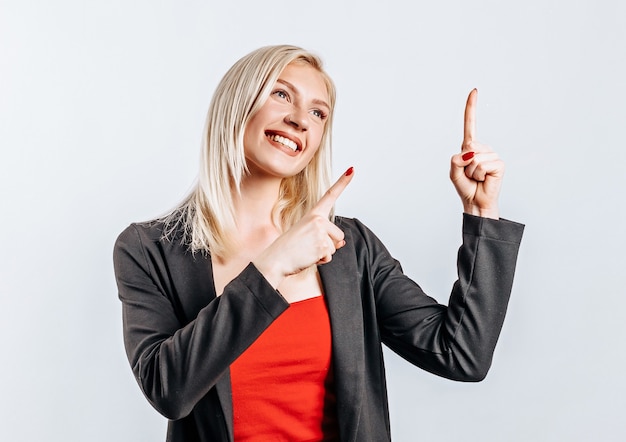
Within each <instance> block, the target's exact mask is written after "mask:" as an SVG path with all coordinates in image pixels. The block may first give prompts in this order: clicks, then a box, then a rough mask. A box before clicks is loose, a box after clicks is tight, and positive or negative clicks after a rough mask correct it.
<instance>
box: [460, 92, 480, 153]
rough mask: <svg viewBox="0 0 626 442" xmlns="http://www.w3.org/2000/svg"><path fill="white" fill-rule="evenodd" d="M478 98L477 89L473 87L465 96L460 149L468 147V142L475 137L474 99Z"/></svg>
mask: <svg viewBox="0 0 626 442" xmlns="http://www.w3.org/2000/svg"><path fill="white" fill-rule="evenodd" d="M477 100H478V89H476V88H474V89H472V91H471V92H470V93H469V96H468V97H467V103H466V104H465V122H464V126H463V146H462V148H461V150H466V149H467V148H469V144H470V143H471V142H472V141H473V140H474V138H475V137H476V101H477Z"/></svg>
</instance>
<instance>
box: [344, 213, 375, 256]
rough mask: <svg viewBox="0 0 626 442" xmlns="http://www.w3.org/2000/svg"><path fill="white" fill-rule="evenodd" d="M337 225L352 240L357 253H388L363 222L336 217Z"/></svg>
mask: <svg viewBox="0 0 626 442" xmlns="http://www.w3.org/2000/svg"><path fill="white" fill-rule="evenodd" d="M335 224H336V225H337V227H339V228H340V229H341V230H343V232H344V234H345V235H346V238H350V239H351V241H349V242H352V244H354V247H355V248H356V249H357V251H364V250H368V251H371V252H380V251H385V252H386V249H385V246H384V245H383V243H382V241H381V240H380V239H379V238H378V236H376V234H375V233H374V232H372V230H370V228H369V227H367V226H366V225H365V224H364V223H363V222H362V221H361V220H359V219H357V218H346V217H342V216H336V217H335Z"/></svg>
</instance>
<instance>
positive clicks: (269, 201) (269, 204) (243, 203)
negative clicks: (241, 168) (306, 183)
mask: <svg viewBox="0 0 626 442" xmlns="http://www.w3.org/2000/svg"><path fill="white" fill-rule="evenodd" d="M280 183H281V179H280V178H277V177H259V176H255V175H254V174H253V175H249V176H247V177H245V178H244V179H243V181H242V182H241V195H236V196H235V216H236V217H237V224H238V226H239V230H240V232H246V231H248V232H249V231H252V230H256V229H258V228H263V227H266V226H269V225H274V224H275V221H276V220H275V219H273V217H272V209H273V208H274V206H275V205H276V201H278V194H279V191H280Z"/></svg>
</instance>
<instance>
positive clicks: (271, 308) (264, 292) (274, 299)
mask: <svg viewBox="0 0 626 442" xmlns="http://www.w3.org/2000/svg"><path fill="white" fill-rule="evenodd" d="M237 279H238V280H239V282H241V283H242V284H244V285H245V286H246V287H247V289H248V290H249V291H250V293H251V294H252V295H253V296H254V297H255V298H256V299H257V301H258V303H259V304H260V305H261V306H262V307H263V308H264V309H265V311H267V312H268V313H269V314H270V316H271V317H274V318H275V317H277V316H278V315H280V314H281V313H282V312H284V311H285V309H286V308H287V307H289V302H287V300H286V299H285V298H284V297H283V296H282V295H281V294H280V293H279V292H278V291H277V290H274V287H272V285H271V284H270V283H269V282H268V281H267V280H266V279H265V277H264V276H263V274H262V273H261V272H259V269H257V268H256V267H255V266H254V264H252V263H250V264H248V266H247V267H246V268H245V269H244V270H243V272H241V273H240V275H239V278H237Z"/></svg>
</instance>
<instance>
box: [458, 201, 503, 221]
mask: <svg viewBox="0 0 626 442" xmlns="http://www.w3.org/2000/svg"><path fill="white" fill-rule="evenodd" d="M463 211H464V212H465V213H467V214H469V215H474V216H480V217H481V218H491V219H500V211H499V210H498V208H497V207H489V208H481V207H478V206H474V205H471V204H468V205H464V207H463Z"/></svg>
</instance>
